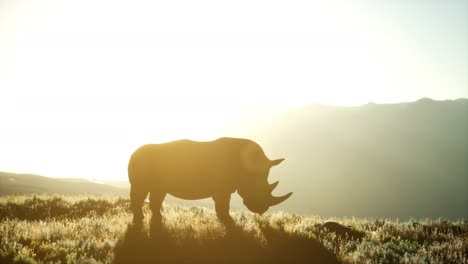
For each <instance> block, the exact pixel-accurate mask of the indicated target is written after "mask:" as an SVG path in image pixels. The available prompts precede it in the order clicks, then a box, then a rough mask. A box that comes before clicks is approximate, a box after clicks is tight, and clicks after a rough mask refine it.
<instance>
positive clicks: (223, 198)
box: [213, 193, 234, 226]
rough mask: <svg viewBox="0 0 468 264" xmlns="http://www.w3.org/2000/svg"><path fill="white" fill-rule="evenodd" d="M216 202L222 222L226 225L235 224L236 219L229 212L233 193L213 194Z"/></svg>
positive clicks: (217, 211)
mask: <svg viewBox="0 0 468 264" xmlns="http://www.w3.org/2000/svg"><path fill="white" fill-rule="evenodd" d="M213 200H214V202H215V210H216V215H217V216H218V219H219V221H220V222H221V223H223V224H224V225H225V226H233V225H234V220H233V219H232V217H231V215H230V214H229V207H230V202H231V194H230V193H227V194H218V195H215V196H213Z"/></svg>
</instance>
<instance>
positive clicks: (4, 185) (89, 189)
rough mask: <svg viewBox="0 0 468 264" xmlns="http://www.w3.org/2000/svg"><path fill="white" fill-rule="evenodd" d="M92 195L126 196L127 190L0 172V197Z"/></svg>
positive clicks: (70, 180) (69, 179)
mask: <svg viewBox="0 0 468 264" xmlns="http://www.w3.org/2000/svg"><path fill="white" fill-rule="evenodd" d="M33 193H35V194H41V193H57V194H94V195H116V196H126V197H127V196H128V189H123V188H118V187H114V186H110V185H106V184H99V183H95V182H91V181H88V180H85V179H72V178H49V177H44V176H39V175H33V174H16V173H7V172H0V195H11V194H33Z"/></svg>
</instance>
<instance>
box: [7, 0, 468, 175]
mask: <svg viewBox="0 0 468 264" xmlns="http://www.w3.org/2000/svg"><path fill="white" fill-rule="evenodd" d="M467 10H468V2H467V1H456V0H455V1H432V0H428V1H423V0H421V1H385V2H384V1H227V2H226V1H166V2H160V1H147V2H146V1H141V2H140V1H8V0H0V171H10V172H25V173H36V174H43V175H47V176H53V177H87V178H89V179H95V180H126V178H127V162H128V158H129V156H130V154H131V153H132V151H133V150H135V149H136V148H137V147H138V146H140V145H142V144H145V143H157V142H164V141H168V140H173V139H179V138H190V139H196V140H211V139H215V138H218V137H220V136H239V135H244V134H246V133H248V132H246V131H249V129H250V128H251V127H252V126H254V125H255V124H258V123H261V122H268V120H266V119H265V116H271V117H272V118H273V117H274V116H275V115H277V114H282V113H284V112H285V111H289V110H292V109H296V108H300V107H304V106H307V105H311V104H316V103H320V104H329V105H343V106H356V105H361V104H366V103H369V102H374V103H396V102H408V101H416V100H418V99H420V98H423V97H429V98H432V99H437V100H446V99H457V98H462V97H468V88H467V87H468V77H467V74H466V73H467V72H468V51H467V50H468V49H467V47H468V32H467V31H468V29H467V25H468V11H467ZM259 119H261V120H259ZM278 151H279V152H281V150H278Z"/></svg>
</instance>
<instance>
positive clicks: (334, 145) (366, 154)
mask: <svg viewBox="0 0 468 264" xmlns="http://www.w3.org/2000/svg"><path fill="white" fill-rule="evenodd" d="M257 135H258V136H257V138H258V139H260V141H259V142H260V143H261V144H262V146H263V145H265V148H266V153H268V154H269V156H271V157H272V158H279V157H283V156H284V157H285V158H286V161H285V162H284V163H283V164H281V166H278V167H277V168H274V169H272V172H271V174H272V178H274V179H271V181H273V180H280V185H279V187H278V191H276V190H275V192H277V193H279V194H282V193H284V192H286V191H293V192H294V195H293V196H292V197H291V198H290V199H289V200H288V201H286V202H285V203H283V204H281V205H280V206H279V207H280V208H283V209H286V210H290V211H299V212H305V213H312V214H319V215H327V216H353V215H354V216H381V217H402V218H409V217H417V218H421V217H447V218H468V100H467V99H459V100H454V101H434V100H431V99H428V98H424V99H421V100H418V101H416V102H413V103H400V104H367V105H364V106H360V107H331V106H322V105H313V106H310V107H305V108H302V109H298V110H295V111H292V112H289V113H288V114H286V115H283V116H281V117H279V118H278V119H277V120H276V121H275V122H274V123H273V124H270V125H264V126H263V130H262V131H259V132H257ZM270 154H271V155H270Z"/></svg>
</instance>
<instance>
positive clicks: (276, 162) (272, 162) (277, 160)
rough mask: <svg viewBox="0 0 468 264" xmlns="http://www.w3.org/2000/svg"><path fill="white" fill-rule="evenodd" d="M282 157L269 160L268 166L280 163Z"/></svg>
mask: <svg viewBox="0 0 468 264" xmlns="http://www.w3.org/2000/svg"><path fill="white" fill-rule="evenodd" d="M283 160H284V159H275V160H271V161H270V167H273V166H276V165H278V164H280V163H281V162H282V161H283Z"/></svg>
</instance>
